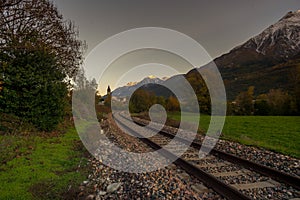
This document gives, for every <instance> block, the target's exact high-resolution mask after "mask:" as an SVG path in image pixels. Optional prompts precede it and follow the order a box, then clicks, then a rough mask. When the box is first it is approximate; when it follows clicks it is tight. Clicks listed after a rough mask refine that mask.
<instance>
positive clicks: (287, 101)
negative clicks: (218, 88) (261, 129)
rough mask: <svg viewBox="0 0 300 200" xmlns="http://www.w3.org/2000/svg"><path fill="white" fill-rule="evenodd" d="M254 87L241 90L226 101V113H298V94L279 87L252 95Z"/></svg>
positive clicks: (299, 108)
mask: <svg viewBox="0 0 300 200" xmlns="http://www.w3.org/2000/svg"><path fill="white" fill-rule="evenodd" d="M254 89H255V88H254V87H253V86H250V87H249V88H248V90H247V91H244V92H241V93H240V94H239V95H238V96H237V97H236V99H235V100H234V101H233V102H229V103H228V115H262V116H268V115H273V116H274V115H299V114H300V107H299V99H298V98H299V96H297V95H296V94H294V95H291V94H289V93H288V92H285V91H283V90H281V89H271V90H270V91H269V92H268V93H266V94H260V95H258V96H254Z"/></svg>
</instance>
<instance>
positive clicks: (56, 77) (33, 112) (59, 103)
mask: <svg viewBox="0 0 300 200" xmlns="http://www.w3.org/2000/svg"><path fill="white" fill-rule="evenodd" d="M14 54H15V55H16V58H15V59H13V60H9V61H7V62H6V64H5V65H4V66H3V68H4V70H5V77H4V83H5V85H4V88H3V90H2V91H1V94H2V95H1V98H0V104H1V108H0V111H1V112H3V113H11V114H14V115H16V116H18V117H20V118H22V119H24V120H25V121H29V122H31V123H33V124H34V125H35V126H36V127H38V128H40V129H41V130H47V131H48V130H52V129H53V128H55V126H56V125H57V124H58V122H59V121H60V120H61V119H62V118H63V116H64V106H65V104H66V95H67V89H66V83H64V82H63V79H64V78H65V77H64V75H63V74H62V73H61V72H60V71H58V70H56V65H55V58H54V56H53V55H51V54H49V53H48V52H46V51H43V50H40V51H37V50H35V51H28V52H22V51H21V52H14ZM0 59H2V60H3V54H0ZM11 66H13V67H11Z"/></svg>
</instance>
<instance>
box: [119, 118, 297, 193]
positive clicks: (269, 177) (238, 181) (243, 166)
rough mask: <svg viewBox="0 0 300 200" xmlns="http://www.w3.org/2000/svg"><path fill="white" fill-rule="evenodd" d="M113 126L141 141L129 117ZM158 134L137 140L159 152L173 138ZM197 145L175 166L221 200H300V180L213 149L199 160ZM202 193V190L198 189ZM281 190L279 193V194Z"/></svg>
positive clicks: (168, 153)
mask: <svg viewBox="0 0 300 200" xmlns="http://www.w3.org/2000/svg"><path fill="white" fill-rule="evenodd" d="M114 116H115V120H116V122H117V123H118V124H119V125H120V126H123V127H124V128H125V129H127V130H130V131H131V132H134V134H136V135H138V136H140V137H142V136H143V134H141V133H138V132H137V131H136V130H133V129H132V128H131V127H132V121H131V120H129V119H128V116H124V115H123V114H120V113H116V114H115V115H114ZM135 123H136V124H138V125H140V126H145V124H143V123H141V122H137V121H136V122H135ZM152 129H153V131H156V132H158V133H159V134H156V135H154V136H152V137H150V138H140V140H141V141H143V142H144V143H146V144H148V145H149V146H150V147H151V148H153V149H155V150H158V149H162V147H163V146H165V145H167V144H169V143H170V141H171V140H172V139H173V138H174V134H172V133H169V132H166V131H157V130H155V128H152ZM176 142H178V145H174V147H171V150H170V149H168V150H164V151H162V154H163V156H165V157H167V158H175V157H176V155H175V154H174V152H176V151H178V147H179V146H180V145H179V143H187V141H186V140H185V139H183V138H180V140H178V139H177V141H176ZM200 147H201V144H200V143H197V142H193V143H192V144H191V146H190V148H189V149H188V150H187V151H186V152H185V153H184V154H183V155H182V156H181V157H180V158H178V159H177V160H176V161H175V162H174V163H175V164H176V165H177V166H179V167H181V168H182V169H184V170H185V171H186V172H187V173H189V174H190V175H192V176H194V177H195V178H197V179H199V180H200V181H201V182H202V183H204V184H205V185H206V186H207V187H209V188H212V189H213V190H214V191H216V192H217V193H219V194H220V195H222V196H224V197H225V198H227V199H257V194H262V193H266V192H268V191H269V192H270V194H266V195H265V196H266V197H267V198H266V199H280V197H278V196H277V197H274V196H272V195H271V193H273V191H276V192H277V193H280V192H282V193H284V192H287V191H293V192H294V194H292V195H291V198H289V199H297V198H299V197H300V192H299V190H300V185H299V183H300V178H299V177H297V176H293V175H290V174H287V173H284V172H281V171H278V170H275V169H272V168H269V167H266V166H263V165H260V164H257V163H254V162H251V161H248V160H245V159H242V158H239V157H237V156H234V155H231V154H228V153H225V152H222V151H219V150H216V149H213V150H212V151H211V152H210V154H209V155H208V156H206V157H205V158H202V159H200V158H199V149H200ZM200 190H201V189H200ZM281 190H282V191H281Z"/></svg>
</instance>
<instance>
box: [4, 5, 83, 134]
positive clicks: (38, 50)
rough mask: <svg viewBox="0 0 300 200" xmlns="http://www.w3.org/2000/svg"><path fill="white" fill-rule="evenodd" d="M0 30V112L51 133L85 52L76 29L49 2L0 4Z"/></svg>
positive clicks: (59, 116) (60, 115)
mask: <svg viewBox="0 0 300 200" xmlns="http://www.w3.org/2000/svg"><path fill="white" fill-rule="evenodd" d="M0 30H1V31H0V87H1V90H0V104H1V107H0V112H3V113H11V114H14V115H16V116H19V117H21V118H23V120H26V121H29V122H32V123H33V124H35V125H36V126H37V127H38V128H40V129H42V130H47V131H48V130H51V129H53V128H55V126H56V125H57V124H58V123H59V121H60V120H61V119H62V117H63V116H64V111H65V110H64V105H65V103H66V96H67V92H68V82H67V81H66V80H67V79H70V78H74V76H75V74H76V72H77V71H78V68H79V65H80V64H81V60H82V55H83V50H84V48H85V44H84V43H83V42H81V41H80V40H78V39H77V37H78V31H77V29H76V28H75V26H74V25H73V23H71V22H70V21H64V20H63V18H62V16H61V15H60V14H59V13H58V11H57V9H56V8H55V7H54V5H53V3H51V2H49V1H48V0H4V1H1V2H0Z"/></svg>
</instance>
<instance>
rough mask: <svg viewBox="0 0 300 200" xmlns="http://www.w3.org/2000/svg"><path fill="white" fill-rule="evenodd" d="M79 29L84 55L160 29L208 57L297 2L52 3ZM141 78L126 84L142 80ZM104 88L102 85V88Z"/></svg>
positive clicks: (148, 0) (93, 0)
mask: <svg viewBox="0 0 300 200" xmlns="http://www.w3.org/2000/svg"><path fill="white" fill-rule="evenodd" d="M54 3H55V5H56V6H57V7H58V9H59V11H60V12H61V13H62V14H63V16H64V17H65V19H70V20H72V21H74V23H75V24H76V25H77V26H78V27H79V31H80V39H82V40H85V41H86V42H87V44H88V50H87V54H88V53H89V52H90V51H91V50H92V49H93V48H94V47H95V46H96V45H97V44H99V43H100V42H102V41H103V40H105V39H106V38H108V37H110V36H112V35H114V34H117V33H119V32H122V31H125V30H128V29H132V28H138V27H164V28H169V29H173V30H176V31H179V32H182V33H184V34H186V35H188V36H190V37H192V38H193V39H195V40H196V41H198V42H199V43H200V44H201V45H202V46H203V47H204V48H205V49H206V51H207V52H208V53H209V54H210V56H211V57H212V58H215V57H218V56H220V55H222V54H223V53H226V52H228V51H229V50H231V49H232V48H234V47H235V46H237V45H239V44H241V43H243V42H245V41H246V40H248V39H249V38H251V37H253V36H254V35H257V34H259V33H260V32H261V31H263V30H264V29H265V28H267V27H268V26H269V25H271V24H273V23H275V22H276V21H278V20H279V19H280V18H281V17H283V16H284V15H285V14H286V13H287V12H288V11H295V10H299V9H300V1H299V0H118V1H117V0H54ZM142 76H144V74H143V75H141V76H140V77H139V76H135V77H132V80H131V81H136V80H138V79H139V80H140V79H142ZM105 84H106V83H105Z"/></svg>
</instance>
